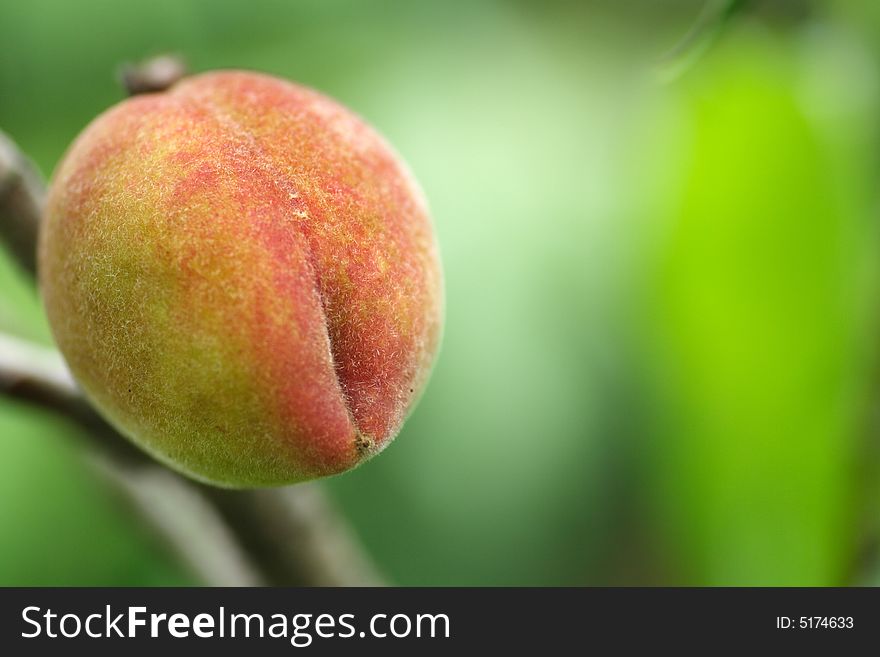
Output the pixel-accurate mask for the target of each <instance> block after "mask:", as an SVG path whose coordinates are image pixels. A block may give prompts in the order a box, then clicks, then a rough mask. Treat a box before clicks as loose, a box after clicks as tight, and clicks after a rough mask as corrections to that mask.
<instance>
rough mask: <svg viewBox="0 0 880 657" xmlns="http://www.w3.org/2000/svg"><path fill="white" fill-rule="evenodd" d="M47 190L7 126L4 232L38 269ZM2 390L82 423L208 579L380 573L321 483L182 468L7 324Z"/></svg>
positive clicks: (365, 581) (98, 453) (330, 581)
mask: <svg viewBox="0 0 880 657" xmlns="http://www.w3.org/2000/svg"><path fill="white" fill-rule="evenodd" d="M43 198H44V187H43V184H42V181H41V179H40V177H39V174H37V172H36V169H35V168H34V167H33V165H31V164H30V163H29V161H28V160H27V158H25V157H24V156H23V155H22V154H21V152H20V151H19V150H18V148H16V146H15V144H14V143H13V142H12V140H11V139H9V138H8V137H6V136H5V135H4V134H3V133H2V132H0V242H3V243H5V244H6V246H7V247H8V250H9V252H10V254H11V255H12V256H13V257H15V259H16V260H17V261H18V262H19V263H20V264H21V265H22V267H23V268H24V269H25V271H27V272H29V273H31V274H32V275H33V274H34V273H35V270H36V257H35V252H36V239H37V234H38V229H39V223H40V217H41V213H42V206H43ZM0 394H5V395H6V396H8V397H10V398H14V399H18V400H22V401H25V402H28V403H31V404H35V405H38V406H40V407H42V408H45V409H47V410H51V411H54V412H56V413H58V414H60V415H62V416H65V417H67V418H68V419H70V420H72V421H74V422H75V423H76V424H78V425H79V426H80V427H81V428H82V429H83V430H84V431H83V432H82V433H83V435H84V436H86V437H87V439H88V447H89V450H90V453H91V455H92V456H91V459H90V461H91V462H92V464H93V465H94V466H95V467H96V469H97V471H98V472H99V473H100V474H101V475H102V476H103V477H104V479H105V480H106V481H107V482H109V483H110V484H111V485H113V486H114V487H115V488H116V489H117V490H118V491H120V492H121V493H122V495H123V497H124V498H125V499H126V500H127V501H128V503H129V504H130V505H132V507H133V508H134V509H135V510H136V511H137V512H138V513H139V514H140V515H141V517H142V518H143V519H144V520H145V521H146V522H147V523H148V524H149V525H151V526H152V527H153V529H154V530H155V531H156V532H157V534H158V535H159V536H160V538H162V539H163V540H164V542H165V543H166V545H167V546H168V547H169V548H170V549H171V550H172V551H173V553H174V554H175V555H176V556H177V557H178V558H179V559H180V560H181V562H182V563H183V564H184V565H185V566H187V567H188V568H189V569H190V570H191V571H192V572H193V573H195V574H196V575H197V576H198V577H199V578H200V579H201V580H202V581H204V582H205V583H207V584H212V585H225V586H248V585H260V584H270V585H303V586H363V585H378V584H380V583H381V578H380V577H379V575H378V574H377V571H376V569H375V567H374V566H373V564H372V563H371V561H370V560H369V558H368V557H367V556H366V555H365V554H364V552H363V549H362V547H361V545H360V544H359V542H358V540H357V539H356V537H355V535H354V533H353V532H352V530H351V528H350V527H349V525H348V523H347V522H346V521H345V519H344V518H343V517H342V516H340V515H339V514H338V512H337V511H336V510H335V509H334V507H333V505H332V504H331V502H330V501H329V500H328V499H327V498H326V496H325V495H324V493H323V489H322V487H321V486H320V485H319V484H317V483H310V484H300V485H297V486H292V487H287V488H279V489H267V490H252V491H226V490H220V489H216V488H212V487H210V486H207V485H204V484H201V483H197V482H195V481H191V480H189V479H187V478H185V477H182V476H181V475H178V474H177V473H175V472H173V471H171V470H169V469H167V468H166V467H164V466H163V465H161V464H160V463H158V462H157V461H155V460H153V459H152V458H150V457H149V456H147V455H146V454H145V453H144V452H142V451H141V450H139V449H137V448H136V447H134V446H133V445H132V444H131V443H130V442H129V441H128V440H126V439H125V438H123V437H122V436H121V435H120V434H119V433H118V432H117V431H116V430H115V429H114V428H113V427H111V426H110V425H109V424H108V423H107V422H106V421H104V419H103V418H101V417H100V416H99V415H98V414H97V413H96V412H95V411H94V409H93V408H92V407H91V406H90V405H89V404H88V403H87V402H86V401H85V400H84V398H83V397H82V395H81V394H80V391H79V389H78V388H77V386H76V384H75V382H74V380H73V378H72V376H71V375H70V373H69V371H68V370H67V367H66V365H65V364H64V362H63V360H62V359H61V356H60V355H59V354H58V353H57V352H56V351H54V350H52V349H47V348H44V347H40V346H37V345H34V344H31V343H28V342H26V341H23V340H20V339H17V338H12V337H9V336H4V335H2V334H0Z"/></svg>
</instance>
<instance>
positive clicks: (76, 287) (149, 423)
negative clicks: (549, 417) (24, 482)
mask: <svg viewBox="0 0 880 657" xmlns="http://www.w3.org/2000/svg"><path fill="white" fill-rule="evenodd" d="M39 268H40V286H41V290H42V294H43V297H44V301H45V306H46V310H47V313H48V316H49V321H50V324H51V327H52V331H53V333H54V335H55V338H56V340H57V342H58V345H59V347H60V349H61V351H62V353H63V354H64V356H65V358H66V360H67V362H68V364H69V366H70V368H71V370H72V372H73V374H74V376H75V377H76V379H77V381H78V382H79V383H80V385H81V386H82V388H83V390H84V391H85V393H86V394H87V396H88V397H89V399H90V400H91V401H92V402H93V403H94V404H95V406H96V407H97V408H98V409H99V410H100V411H101V412H102V414H103V415H104V416H105V417H106V418H107V419H108V420H109V421H110V422H111V423H112V424H113V425H114V426H116V427H117V428H118V429H119V430H120V431H121V432H122V433H124V434H125V435H126V436H128V437H129V438H131V439H132V440H133V441H134V442H135V443H137V444H138V445H140V446H141V447H143V448H144V449H145V450H147V451H148V452H150V453H151V454H153V455H155V456H156V457H157V458H159V459H160V460H162V461H164V462H165V463H167V464H168V465H170V466H172V467H174V468H176V469H178V470H180V471H182V472H185V473H187V474H189V475H191V476H193V477H195V478H197V479H200V480H203V481H207V482H211V483H215V484H218V485H222V486H231V487H245V486H264V485H279V484H285V483H290V482H296V481H303V480H307V479H312V478H316V477H321V476H324V475H330V474H334V473H338V472H342V471H344V470H347V469H349V468H352V467H354V466H356V465H357V464H359V463H361V462H362V461H364V460H365V459H367V458H369V457H370V456H372V455H374V454H376V453H377V452H379V451H380V450H381V449H383V448H384V447H386V446H387V445H388V444H389V442H391V440H392V439H393V437H394V436H395V435H396V433H397V432H398V430H399V429H400V427H401V424H402V423H403V421H404V419H405V417H406V415H407V413H408V412H409V411H410V409H411V408H412V407H413V404H414V403H415V401H416V400H417V398H418V397H419V395H420V393H421V391H422V389H423V387H424V386H425V383H426V381H427V378H428V375H429V373H430V370H431V366H432V363H433V361H434V358H435V355H436V352H437V349H438V345H439V341H440V334H441V327H442V314H443V311H442V305H443V293H442V276H441V269H440V262H439V258H438V252H437V245H436V242H435V238H434V234H433V229H432V226H431V221H430V218H429V215H428V210H427V208H426V205H425V200H424V198H423V196H422V193H421V191H420V190H419V187H418V185H417V184H416V182H415V181H414V179H413V178H412V176H411V175H410V173H409V172H408V170H407V168H406V166H405V165H404V163H403V162H402V161H401V160H400V158H399V157H398V156H397V155H396V154H395V152H394V151H393V150H392V149H391V148H390V147H389V145H388V144H387V143H386V142H385V141H384V140H383V139H382V138H381V137H380V136H379V135H378V134H377V133H376V132H375V131H374V130H372V129H371V128H370V127H369V126H367V125H366V124H365V123H364V122H363V121H362V120H360V119H359V118H358V117H356V116H355V115H354V114H352V113H351V112H350V111H349V110H347V109H346V108H344V107H342V106H340V105H339V104H338V103H336V102H334V101H333V100H331V99H329V98H327V97H325V96H323V95H321V94H319V93H317V92H315V91H312V90H310V89H306V88H303V87H300V86H297V85H295V84H292V83H289V82H285V81H282V80H279V79H275V78H272V77H269V76H266V75H261V74H256V73H247V72H236V71H228V72H214V73H208V74H204V75H199V76H195V77H192V78H188V79H185V80H184V81H182V82H179V83H178V84H176V85H175V86H173V87H172V88H171V89H170V90H168V91H166V92H163V93H158V94H151V95H146V96H137V97H134V98H131V99H128V100H126V101H124V102H122V103H120V104H119V105H117V106H115V107H114V108H112V109H110V110H109V111H107V112H106V113H104V114H103V115H101V116H99V117H98V118H97V119H95V120H94V121H93V122H92V124H91V125H90V126H89V127H88V128H86V130H85V131H84V132H83V133H82V134H81V135H80V136H79V137H78V138H77V139H76V141H75V142H74V144H73V146H72V147H71V148H70V150H69V152H68V153H67V154H66V156H65V157H64V159H63V161H62V163H61V164H60V166H59V168H58V170H57V172H56V173H55V176H54V179H53V182H52V185H51V189H50V193H49V200H48V207H47V212H46V217H45V222H44V227H43V231H42V234H41V237H40V248H39Z"/></svg>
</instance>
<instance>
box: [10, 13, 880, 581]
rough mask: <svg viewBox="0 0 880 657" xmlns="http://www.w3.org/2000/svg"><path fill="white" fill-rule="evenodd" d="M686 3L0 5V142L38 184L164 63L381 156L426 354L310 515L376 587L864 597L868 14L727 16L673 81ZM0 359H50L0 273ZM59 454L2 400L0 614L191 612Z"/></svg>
mask: <svg viewBox="0 0 880 657" xmlns="http://www.w3.org/2000/svg"><path fill="white" fill-rule="evenodd" d="M704 4H705V3H704V2H702V1H697V0H675V1H669V2H656V1H651V0H623V1H613V0H606V1H604V2H565V1H563V0H559V1H556V2H526V1H525V0H521V1H514V2H492V1H484V2H452V1H449V2H405V1H391V0H389V1H382V2H376V1H373V2H365V1H360V0H332V1H328V0H307V1H306V0H302V1H296V2H295V1H289V2H282V1H271V0H248V1H247V2H233V1H222V2H221V1H219V0H186V1H185V0H151V1H150V2H114V1H111V0H79V1H78V2H75V3H74V2H67V1H65V0H30V1H29V2H14V1H12V0H0V127H2V129H3V130H5V131H6V132H8V133H9V134H10V135H11V136H12V137H13V138H15V139H16V140H17V141H18V143H19V144H20V145H21V146H22V148H23V149H25V150H26V151H27V152H28V153H29V154H30V155H31V156H32V157H33V158H34V160H35V161H36V162H37V164H38V165H39V166H40V168H41V169H42V170H43V172H44V173H45V174H46V175H47V176H48V175H50V174H51V172H52V170H53V167H54V166H55V164H56V163H57V161H58V159H59V157H60V156H61V154H62V153H63V152H64V150H65V148H66V147H67V145H68V144H69V143H70V141H71V140H72V139H73V137H74V136H75V135H76V134H77V133H78V132H79V131H80V130H81V129H82V128H83V127H84V126H85V125H86V124H87V123H88V122H89V121H90V120H91V119H92V118H94V116H95V115H97V114H98V113H99V112H100V111H102V110H103V109H105V108H106V107H108V106H110V105H111V104H113V103H115V102H118V101H119V100H120V99H121V98H122V92H121V90H120V87H119V85H118V84H117V82H116V80H115V78H114V74H115V71H116V70H117V67H118V66H119V64H120V63H121V62H124V61H131V60H137V59H140V58H142V57H145V56H149V55H152V54H157V53H160V52H165V51H172V52H177V53H180V54H182V55H184V56H185V57H186V58H187V60H188V61H189V63H190V65H191V67H192V68H193V69H194V70H196V71H200V70H205V69H211V68H222V67H237V68H250V69H258V70H262V71H267V72H270V73H274V74H278V75H281V76H284V77H288V78H291V79H294V80H297V81H300V82H302V83H305V84H307V85H310V86H314V87H316V88H318V89H321V90H322V91H324V92H326V93H328V94H330V95H332V96H334V97H336V98H338V99H339V100H341V101H342V102H343V103H345V104H346V105H348V106H350V107H351V108H353V109H354V110H356V111H357V112H358V113H360V114H361V115H363V116H364V117H366V118H367V119H368V120H369V121H370V122H372V123H373V124H374V125H375V126H376V127H378V128H379V129H380V131H382V132H383V133H384V134H385V135H386V136H387V137H388V138H389V139H390V140H391V142H392V143H394V144H395V146H396V147H397V149H398V150H399V151H400V152H401V153H402V154H403V155H404V156H405V157H406V159H407V160H408V161H409V162H410V164H411V166H412V168H413V169H414V171H415V172H416V175H417V177H418V178H419V179H420V181H421V183H422V184H423V186H424V188H425V190H426V192H427V196H428V198H429V200H430V203H431V206H432V209H433V213H434V217H435V222H436V227H437V232H438V235H439V239H440V243H441V248H442V253H443V259H444V266H445V270H446V282H447V303H448V317H447V327H446V335H445V342H444V346H443V350H442V354H441V357H440V360H439V362H438V365H437V367H436V370H435V373H434V376H433V379H432V381H431V384H430V386H429V388H428V391H427V393H426V394H425V396H424V398H423V400H422V402H421V404H420V406H419V407H418V409H417V410H416V412H415V413H414V414H413V416H412V417H411V418H410V420H409V421H408V423H407V425H406V427H405V428H404V430H403V432H402V434H401V436H400V437H399V438H398V440H397V441H396V442H395V444H394V445H393V446H392V447H391V448H390V449H389V450H387V451H386V452H385V453H384V454H383V455H382V456H381V457H380V458H378V459H375V460H374V461H372V462H370V463H369V464H367V465H366V466H364V467H362V468H360V469H358V470H357V471H355V472H352V473H350V474H347V475H343V476H341V477H337V478H335V479H333V480H331V481H329V482H328V483H327V486H328V488H329V490H330V491H331V492H332V494H333V495H334V497H335V498H336V499H337V501H338V502H339V504H340V506H341V507H342V508H343V509H344V510H345V512H346V513H347V515H348V516H349V517H350V518H351V520H352V522H353V523H354V525H355V526H356V527H357V529H358V531H359V533H360V535H361V536H362V538H363V540H364V542H365V543H366V545H367V547H368V548H369V550H370V551H371V552H372V554H373V555H374V557H375V558H376V560H377V561H378V562H379V564H380V566H381V568H382V569H383V570H384V571H385V573H387V575H388V576H389V578H390V579H391V580H392V581H394V582H396V583H400V584H404V585H628V584H647V585H654V584H667V585H669V584H672V585H716V584H719V585H837V584H880V564H878V545H880V443H878V439H877V436H878V427H877V423H876V418H875V415H876V414H875V412H874V409H875V408H876V403H875V401H874V400H875V399H876V398H877V394H878V385H877V384H878V376H877V374H878V369H877V365H878V354H877V353H876V349H875V345H876V344H877V342H878V341H877V339H876V336H877V335H878V334H880V326H878V322H877V319H878V311H880V295H878V292H880V240H878V237H880V235H878V231H877V218H878V200H880V197H878V185H877V181H878V173H880V171H878V163H880V160H878V153H880V135H878V127H880V124H878V116H880V113H878V110H880V95H878V94H880V89H878V82H880V77H878V74H880V3H877V2H874V1H873V0H862V1H859V0H849V1H840V2H807V1H806V0H786V1H782V0H773V1H768V2H758V1H755V2H751V3H744V7H743V8H742V9H741V10H740V11H739V12H738V13H737V14H736V15H734V17H733V18H731V19H730V20H729V21H727V22H726V23H725V24H724V25H723V26H721V28H720V30H719V31H718V35H717V39H714V40H711V39H709V38H708V36H707V37H706V39H705V40H704V41H703V42H701V41H700V40H699V39H698V40H697V43H695V44H694V45H692V46H691V47H690V49H689V50H688V51H687V54H686V56H685V57H684V58H682V59H680V60H676V61H680V62H682V63H684V64H685V66H670V65H669V64H668V61H669V60H668V59H664V56H665V55H666V53H668V52H669V50H670V49H671V48H673V47H674V46H675V45H676V44H677V43H680V42H681V41H682V39H683V38H684V37H685V35H686V34H687V33H688V31H689V30H690V29H691V27H692V26H693V25H694V23H695V21H696V20H697V18H698V16H699V15H700V13H701V11H703V8H704ZM714 29H715V28H714V27H712V26H711V25H709V26H708V27H706V28H705V29H704V30H703V31H702V32H701V34H704V35H711V34H712V32H713V30H714ZM710 41H711V43H710ZM704 46H708V47H704ZM662 62H667V64H665V65H664V64H662ZM679 69H680V70H679ZM659 73H663V74H659ZM673 73H674V75H673ZM0 330H2V331H5V332H8V333H11V334H15V335H19V336H23V337H29V338H32V339H35V340H38V341H41V342H44V343H49V342H50V337H49V333H48V329H47V327H46V324H45V320H44V318H43V315H42V311H41V309H40V306H39V302H38V301H37V298H36V294H35V292H34V291H33V290H32V289H31V287H29V286H28V284H27V283H26V282H25V279H24V278H23V276H22V275H20V274H19V273H18V272H17V271H16V269H15V267H14V266H13V265H12V264H11V262H9V261H7V259H6V258H0ZM74 432H75V429H74V428H72V427H71V426H69V425H68V424H66V423H65V422H63V421H62V420H60V419H58V418H53V417H47V416H46V415H45V414H44V413H42V412H40V411H37V410H35V409H32V408H30V407H27V406H24V405H20V404H15V403H12V402H9V401H4V400H0V446H2V458H0V584H6V585H11V584H18V585H21V584H25V585H43V584H109V585H114V584H122V585H138V584H148V585H149V584H180V583H189V582H191V581H192V579H191V575H189V574H188V573H186V572H183V571H182V570H181V569H180V568H179V567H178V566H176V565H175V564H174V563H173V562H172V561H171V560H170V558H169V556H168V555H167V554H166V553H165V552H164V551H163V549H162V548H161V547H160V546H159V544H158V543H157V542H156V541H154V540H153V539H152V538H151V537H150V536H149V535H148V534H147V533H146V530H145V529H143V528H142V527H141V526H140V525H139V524H138V522H137V520H136V519H135V518H133V517H131V516H130V514H129V512H128V511H127V510H126V508H125V507H124V506H122V505H121V503H119V502H118V501H117V500H116V499H115V498H114V497H113V496H112V495H111V494H110V492H109V491H108V490H105V489H104V488H103V487H102V485H101V484H100V483H99V481H98V480H97V479H95V478H94V477H93V475H92V474H91V473H90V471H89V470H88V469H87V468H86V467H85V465H84V464H83V462H82V460H81V458H80V454H79V453H78V451H77V448H76V445H77V443H78V441H77V440H76V437H75V436H74V435H72V434H73V433H74Z"/></svg>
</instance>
